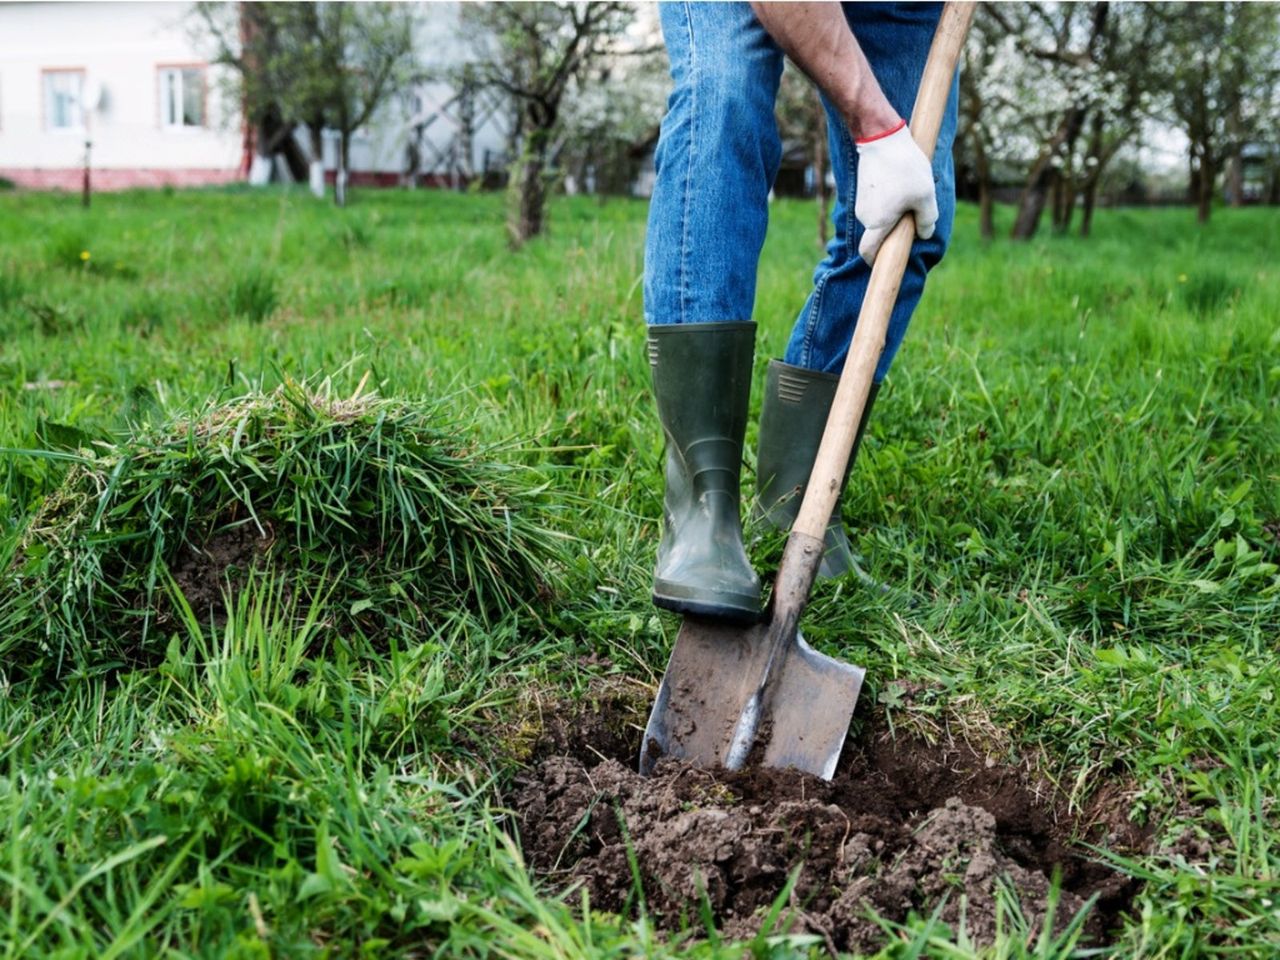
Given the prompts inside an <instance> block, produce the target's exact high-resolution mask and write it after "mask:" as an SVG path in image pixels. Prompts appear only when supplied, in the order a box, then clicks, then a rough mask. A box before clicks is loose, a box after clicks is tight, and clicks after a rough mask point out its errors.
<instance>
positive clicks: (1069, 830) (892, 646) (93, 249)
mask: <svg viewBox="0 0 1280 960" xmlns="http://www.w3.org/2000/svg"><path fill="white" fill-rule="evenodd" d="M555 204H556V207H555V213H554V217H553V232H552V234H551V235H550V236H548V237H547V238H545V239H544V240H540V241H538V242H537V243H534V244H531V245H530V246H529V247H527V248H526V249H525V250H523V251H522V252H521V253H520V254H519V255H517V256H512V255H511V254H510V252H509V251H508V250H507V249H506V246H505V235H504V233H503V228H502V207H501V200H500V198H497V197H489V196H458V195H452V194H446V193H438V192H432V191H417V192H415V193H412V194H409V193H398V192H393V191H386V192H379V193H374V192H358V193H357V195H356V197H355V202H354V203H353V204H352V205H351V206H350V207H349V208H348V209H346V210H335V209H333V208H332V207H331V206H329V205H325V204H316V203H313V202H312V201H311V199H310V198H309V197H307V196H306V195H305V193H304V192H302V191H287V190H279V191H276V190H268V191H264V192H254V191H249V190H242V189H228V190H213V191H179V192H175V193H172V194H163V193H154V194H152V193H130V194H120V195H103V196H99V197H96V198H95V201H94V205H93V208H92V209H91V210H88V211H85V210H82V209H81V208H80V207H79V206H78V203H77V201H76V198H74V197H70V198H64V197H57V196H51V195H35V194H24V193H20V192H19V193H11V194H6V195H4V196H3V197H0V449H2V451H3V452H0V571H3V573H2V574H0V576H3V578H4V585H3V592H0V864H3V867H0V908H2V909H0V954H3V955H4V956H6V957H9V956H12V957H19V956H21V957H26V956H46V955H57V956H64V957H80V956H83V957H98V956H107V955H111V956H125V957H153V956H193V957H195V956H200V957H263V956H272V957H290V958H292V957H297V958H310V957H316V956H324V955H331V956H361V955H363V956H398V957H405V958H409V957H421V956H449V957H464V958H466V957H477V958H478V957H496V956H502V957H530V958H545V957H553V956H554V957H578V956H600V957H605V956H624V955H625V956H634V955H645V956H655V957H662V956H671V957H682V958H684V957H696V958H712V957H715V958H719V957H725V958H728V957H733V958H737V957H740V956H742V955H743V953H744V951H748V952H750V953H751V954H752V955H754V956H761V957H763V956H768V957H793V956H794V957H811V956H822V955H824V954H826V953H828V952H829V951H830V950H832V949H834V950H836V951H843V952H848V953H850V954H851V955H852V954H853V953H854V952H855V951H856V952H861V953H863V954H864V955H879V956H883V957H893V958H905V957H922V956H930V957H945V958H948V960H951V958H969V957H978V956H983V957H988V956H994V957H1001V958H1005V957H1008V958H1021V957H1032V956H1034V957H1037V958H1040V960H1045V958H1066V957H1068V956H1071V955H1073V954H1074V955H1089V954H1088V951H1096V950H1102V951H1104V954H1103V955H1106V953H1109V954H1110V955H1113V956H1123V957H1138V958H1157V957H1170V956H1179V957H1199V956H1218V955H1243V956H1267V955H1271V954H1273V953H1275V952H1276V950H1277V949H1280V913H1278V912H1277V909H1276V906H1275V904H1277V903H1280V880H1278V879H1277V878H1278V877H1280V854H1278V853H1277V848H1276V845H1275V844H1274V843H1273V842H1271V838H1272V837H1273V836H1274V835H1275V832H1276V829H1277V812H1276V808H1275V804H1274V798H1275V797H1276V796H1277V795H1278V794H1280V768H1278V767H1277V765H1276V763H1275V743H1276V740H1277V738H1278V737H1280V705H1278V704H1277V698H1276V697H1275V694H1274V691H1275V690H1276V689H1280V658H1277V656H1276V653H1277V637H1280V578H1278V577H1277V565H1280V533H1278V532H1277V531H1280V406H1278V404H1280V389H1278V387H1280V366H1278V365H1277V361H1276V356H1277V351H1278V350H1280V329H1278V328H1277V324H1276V319H1275V311H1274V304H1275V303H1276V302H1278V301H1280V272H1278V271H1277V270H1276V268H1275V264H1276V263H1277V262H1280V247H1278V246H1277V244H1278V243H1280V233H1278V232H1277V231H1276V230H1275V214H1274V211H1273V210H1268V209H1263V208H1258V209H1250V210H1222V211H1215V214H1214V218H1213V221H1212V222H1211V223H1210V224H1208V225H1207V226H1204V227H1197V226H1196V225H1195V224H1194V222H1193V220H1194V215H1193V213H1191V212H1189V211H1184V210H1177V209H1161V210H1106V211H1100V212H1099V213H1098V216H1097V219H1096V221H1095V224H1094V236H1093V237H1092V238H1090V239H1089V240H1088V241H1082V240H1079V239H1077V238H1074V237H1053V236H1042V237H1039V238H1037V239H1036V240H1035V241H1034V242H1032V243H1028V244H1023V245H1014V244H1010V243H1007V242H1005V241H1003V240H997V241H995V242H993V243H991V244H989V245H982V244H980V243H978V241H977V239H976V212H975V211H974V210H973V209H971V208H969V207H965V206H962V208H961V210H960V212H959V218H958V224H957V230H956V238H955V241H954V244H953V249H952V250H951V251H950V252H949V253H948V256H947V258H946V260H945V261H944V262H943V264H942V265H941V266H940V267H939V268H938V270H937V272H936V274H935V275H934V276H933V277H932V278H931V281H930V286H929V291H928V293H927V295H926V297H925V299H924V302H923V304H922V306H921V309H920V311H919V313H918V316H917V317H916V319H915V320H914V321H913V327H912V330H911V332H910V333H909V335H908V338H907V341H906V344H905V346H904V348H903V351H902V353H901V355H900V358H899V360H898V362H897V364H896V366H895V368H894V370H893V372H892V373H891V375H890V377H889V379H888V381H887V382H886V385H885V387H884V390H883V392H882V394H881V397H880V400H879V402H878V404H877V409H876V415H875V417H874V418H873V419H872V421H871V423H870V425H869V428H868V433H867V436H866V438H865V441H864V446H863V453H862V455H861V457H860V459H859V462H858V464H857V466H856V468H855V471H854V473H853V476H852V479H851V482H850V486H849V491H848V494H847V496H846V497H845V500H844V503H843V504H842V509H843V514H844V519H845V521H846V523H847V524H848V525H849V527H850V529H851V531H852V535H853V540H854V546H855V548H856V549H857V550H858V552H859V553H861V554H862V556H863V557H864V558H865V561H866V566H867V568H868V569H869V571H870V572H871V573H872V574H873V575H874V576H875V577H877V578H878V579H880V580H882V581H885V582H888V583H889V584H890V585H891V586H892V588H893V589H892V591H891V593H890V594H889V595H887V596H881V595H879V594H876V593H872V592H869V591H867V590H865V589H862V588H861V587H859V586H858V585H857V584H856V583H854V582H852V581H851V582H846V583H830V584H824V585H822V586H820V588H819V589H818V591H817V594H816V596H815V598H814V602H813V604H812V606H811V609H810V610H809V612H808V614H807V615H806V620H805V635H806V637H807V638H808V639H809V640H810V642H811V643H813V644H814V645H815V646H816V647H819V648H820V649H822V650H823V651H824V652H827V653H831V654H834V655H836V656H840V657H842V658H844V659H847V660H851V661H855V662H857V663H859V664H861V665H863V666H865V667H866V668H867V677H868V679H867V684H866V686H865V688H864V691H863V701H862V703H861V704H860V705H859V708H858V711H857V713H856V714H855V718H854V729H853V731H852V734H851V739H850V741H849V742H848V744H847V745H846V749H845V754H846V760H845V765H844V766H843V767H842V770H841V775H840V776H841V778H840V779H839V780H838V781H837V782H836V783H835V784H833V785H831V786H824V785H821V784H817V783H815V782H813V781H810V780H804V779H802V778H801V779H797V778H794V777H787V776H785V775H781V774H775V775H768V776H754V777H752V776H748V777H727V776H722V775H716V774H711V775H708V774H696V773H693V772H690V771H686V770H674V771H670V772H669V773H668V775H667V776H666V777H665V779H659V780H657V781H652V782H648V783H642V782H640V781H638V780H637V779H636V778H635V777H634V776H633V775H632V774H631V773H630V772H629V771H630V765H631V763H632V760H633V758H634V752H635V748H636V745H637V743H638V740H639V724H640V723H641V722H642V720H643V710H644V708H645V706H647V703H648V701H649V699H650V698H651V697H652V694H653V691H654V687H655V685H656V681H657V678H658V676H660V673H661V670H662V667H663V664H664V662H665V660H666V654H667V651H668V650H669V648H670V644H671V642H672V640H673V638H674V634H675V631H676V629H677V622H676V621H675V620H674V619H673V618H670V617H667V616H666V615H663V614H659V613H657V612H656V611H655V610H654V609H653V608H652V606H651V605H650V603H649V600H648V588H649V577H650V575H651V565H652V561H653V552H654V549H655V547H656V543H657V534H658V526H659V522H658V521H659V517H660V516H661V464H662V457H661V448H660V444H661V440H660V432H659V430H658V426H657V423H656V420H655V418H654V415H653V410H652V404H651V400H650V397H649V388H648V378H649V371H648V367H647V364H646V361H645V355H644V347H643V342H644V331H643V324H642V323H641V319H640V317H641V305H640V297H641V287H640V284H639V282H638V281H639V278H640V276H641V272H642V262H641V259H642V250H643V230H644V206H643V205H642V204H640V203H636V202H629V201H617V202H615V201H610V202H608V203H606V204H603V205H600V204H597V203H596V202H595V201H594V200H590V199H587V198H569V199H562V200H557V201H555ZM998 213H999V215H1000V216H1001V217H1003V218H1005V219H1006V220H1007V218H1008V217H1009V216H1010V212H1009V211H1007V210H1003V209H1002V210H1000V211H998ZM771 220H772V224H771V232H770V237H769V240H768V244H767V247H766V250H765V254H764V256H763V258H762V261H761V276H760V282H759V286H758V292H757V303H756V319H757V320H758V321H759V334H758V344H757V368H756V371H755V374H756V390H755V392H754V394H753V406H755V407H756V411H757V412H758V403H759V393H760V391H759V384H760V382H761V381H762V380H763V374H764V367H765V365H766V364H767V362H768V359H769V358H770V357H772V356H776V355H778V354H779V353H780V352H781V351H782V349H783V346H784V344H785V342H786V338H787V336H788V334H789V330H790V325H791V322H792V319H793V318H794V315H795V312H796V310H797V309H798V306H799V304H800V303H801V302H802V300H803V297H804V295H805V293H806V292H807V289H808V285H809V283H810V277H811V275H812V266H813V263H814V261H815V260H816V258H817V257H818V255H819V252H818V249H817V245H816V242H815V238H814V236H813V233H814V230H813V221H812V209H811V207H810V206H809V205H807V204H799V203H792V202H789V201H779V202H778V203H776V204H774V205H773V206H772V207H771ZM72 241H74V243H72ZM73 247H74V248H75V249H74V254H75V257H76V261H77V263H76V264H75V265H70V264H69V263H68V262H67V261H66V254H67V253H68V251H72V248H73ZM82 252H88V253H89V254H90V259H89V260H87V261H86V260H81V259H80V256H79V255H80V253H82ZM86 262H87V263H91V264H94V266H93V267H90V268H85V267H84V266H83V264H84V263H86ZM71 266H75V269H71ZM753 422H754V418H753ZM754 443H755V427H754V426H752V427H751V428H750V429H749V431H748V439H747V445H748V450H747V456H746V458H745V459H746V461H747V469H746V470H744V476H743V484H744V494H745V497H746V498H747V499H749V496H750V493H751V491H752V490H753V488H754V479H755V478H754V477H753V476H752V473H751V466H750V465H751V463H752V461H753V460H754V449H753V448H754ZM32 451H40V453H39V455H33V454H32ZM752 533H753V534H754V533H755V531H752ZM752 551H753V560H754V561H755V563H756V565H757V566H758V567H759V568H760V569H761V571H762V572H763V573H765V574H766V575H767V573H768V571H769V570H770V569H771V568H772V566H773V565H774V564H776V562H777V553H778V539H777V538H776V537H775V538H769V537H763V538H759V539H753V546H752ZM548 588H549V589H548ZM619 690H622V691H625V694H626V695H625V698H622V697H620V695H619V694H617V693H616V691H619ZM610 691H615V692H612V693H611V692H610ZM622 699H626V700H627V701H628V702H629V703H631V706H625V705H624V704H622V702H621V700H622ZM637 703H638V704H639V705H638V706H637V705H636V704H637ZM588 721H589V722H588ZM584 724H585V726H584ZM557 731H558V732H557ZM556 757H559V758H560V759H553V758H556ZM952 798H957V800H958V802H957V803H954V804H952V805H951V806H948V803H949V802H950V801H951V800H952ZM619 815H621V820H620V819H619ZM623 823H626V824H627V825H628V826H627V829H626V831H625V833H624V832H623V829H622V824H623ZM837 834H838V836H837ZM712 840H717V841H722V842H717V843H715V844H712V843H711V841H712ZM1055 878H1057V879H1056V880H1055ZM699 891H701V893H700V892H699ZM704 895H705V896H704ZM1091 898H1095V899H1093V900H1092V905H1091V906H1089V908H1088V910H1087V911H1084V912H1083V913H1077V911H1078V910H1079V909H1080V908H1081V907H1082V906H1083V905H1086V904H1089V902H1090V899H1091ZM1050 903H1052V904H1053V920H1052V922H1051V923H1049V922H1047V921H1046V920H1045V919H1044V918H1045V917H1046V916H1047V915H1048V913H1049V909H1048V908H1049V904H1050ZM642 907H643V910H642V909H641V908H642ZM868 910H874V911H875V912H876V914H877V915H878V916H879V918H880V920H879V921H874V922H873V921H871V920H870V919H869V916H870V915H869V913H868ZM1074 916H1079V917H1080V922H1079V925H1078V926H1075V927H1072V926H1071V925H1070V924H1071V921H1072V919H1073V917H1074ZM1094 955H1096V954H1094Z"/></svg>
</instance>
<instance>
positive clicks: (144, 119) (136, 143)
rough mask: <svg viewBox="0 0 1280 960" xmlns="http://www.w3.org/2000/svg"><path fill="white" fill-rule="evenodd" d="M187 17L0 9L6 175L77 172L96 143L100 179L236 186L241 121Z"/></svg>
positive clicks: (175, 8) (154, 7) (1, 165)
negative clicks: (188, 179)
mask: <svg viewBox="0 0 1280 960" xmlns="http://www.w3.org/2000/svg"><path fill="white" fill-rule="evenodd" d="M189 8H190V4H187V3H163V2H162V3H3V4H0V175H11V174H12V173H13V172H23V171H67V170H75V169H78V168H79V167H80V166H81V165H82V164H83V159H84V141H85V140H86V139H88V140H91V141H92V143H93V149H92V161H93V167H94V169H95V171H104V172H107V171H148V170H152V171H170V172H172V173H174V174H176V175H177V177H176V179H178V180H179V181H181V180H182V179H183V176H184V175H187V176H192V177H194V178H195V179H205V180H214V181H216V180H218V179H226V178H230V177H234V176H235V175H236V172H237V171H238V169H239V168H240V165H241V160H242V152H243V132H242V129H241V125H240V122H239V118H238V115H237V114H238V111H236V110H235V109H234V105H232V107H233V108H232V109H231V110H228V109H227V106H228V105H227V104H225V103H223V102H222V98H221V95H220V84H219V82H218V75H217V71H218V68H216V67H208V66H207V65H206V64H205V62H204V60H203V58H202V57H201V55H200V53H199V51H198V50H197V49H196V48H195V44H194V43H193V41H192V37H191V35H190V29H189V27H190V23H189V21H188V19H187V14H188V10H189ZM175 72H176V76H175V75H174V73H175ZM77 77H78V79H77ZM183 81H185V85H186V86H187V88H188V89H187V103H186V106H187V110H186V115H185V116H184V115H183V111H182V109H181V106H182V104H181V103H177V104H173V106H174V107H176V108H177V109H176V110H174V109H171V103H170V101H171V98H172V96H173V94H178V97H179V100H180V99H181V92H182V91H181V86H182V84H183ZM196 85H198V87H199V89H198V90H195V89H193V88H194V87H195V86H196ZM166 88H167V89H166ZM56 89H61V91H62V94H63V97H62V102H61V103H59V102H57V100H58V98H57V97H56V96H55V90H56ZM76 100H79V103H75V102H74V101H76ZM175 119H176V120H177V121H178V122H176V123H173V122H170V121H173V120H175ZM5 171H9V174H6V173H5ZM202 174H203V175H204V176H203V177H202V176H201V175H202Z"/></svg>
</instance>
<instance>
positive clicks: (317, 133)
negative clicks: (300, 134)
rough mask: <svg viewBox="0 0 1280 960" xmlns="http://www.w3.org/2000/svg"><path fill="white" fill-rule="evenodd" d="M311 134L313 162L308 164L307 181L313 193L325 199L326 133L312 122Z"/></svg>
mask: <svg viewBox="0 0 1280 960" xmlns="http://www.w3.org/2000/svg"><path fill="white" fill-rule="evenodd" d="M308 130H309V132H310V134H311V162H310V163H309V164H307V171H308V175H307V181H308V184H309V186H310V189H311V195H312V196H314V197H319V198H320V199H321V200H323V199H324V193H325V189H324V135H323V131H322V130H321V128H320V127H319V126H318V125H316V124H311V125H310V126H309V128H308Z"/></svg>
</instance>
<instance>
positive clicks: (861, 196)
mask: <svg viewBox="0 0 1280 960" xmlns="http://www.w3.org/2000/svg"><path fill="white" fill-rule="evenodd" d="M856 143H857V145H858V198H857V201H856V202H855V203H854V207H853V215H854V216H855V217H857V218H858V222H859V223H861V224H862V226H863V228H864V232H863V234H862V241H861V242H860V243H859V244H858V253H859V254H860V255H861V257H862V259H863V260H865V261H866V262H867V263H868V264H871V263H874V262H875V259H876V254H877V253H879V252H880V245H881V244H882V243H884V238H885V237H887V236H888V235H889V231H890V230H892V229H893V228H894V225H895V224H897V222H898V220H899V218H901V216H902V215H903V214H904V213H907V212H908V211H910V212H911V213H914V214H915V215H916V236H917V237H919V238H920V239H921V240H928V239H929V238H930V237H932V236H933V228H934V226H935V225H936V224H937V222H938V194H937V190H936V189H935V187H934V184H933V167H932V166H931V165H930V163H929V159H928V158H927V157H926V156H925V155H924V153H923V152H922V151H921V149H920V148H919V147H918V146H916V142H915V141H914V140H913V139H911V131H910V130H908V129H907V126H906V122H905V121H903V123H902V125H901V126H899V127H898V128H896V129H895V130H893V131H892V132H886V133H882V134H880V135H879V136H875V137H868V138H867V139H866V140H858V141H856Z"/></svg>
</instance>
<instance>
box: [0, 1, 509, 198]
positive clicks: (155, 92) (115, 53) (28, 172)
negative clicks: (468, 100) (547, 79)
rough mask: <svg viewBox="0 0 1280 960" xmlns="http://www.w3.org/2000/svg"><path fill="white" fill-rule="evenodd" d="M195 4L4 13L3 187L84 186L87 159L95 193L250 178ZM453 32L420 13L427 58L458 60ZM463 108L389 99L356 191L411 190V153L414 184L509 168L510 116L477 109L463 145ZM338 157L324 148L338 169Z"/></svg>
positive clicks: (435, 94)
mask: <svg viewBox="0 0 1280 960" xmlns="http://www.w3.org/2000/svg"><path fill="white" fill-rule="evenodd" d="M191 7H192V4H191V3H186V2H158V3H140V2H129V3H117V2H103V3H14V2H0V177H4V178H7V179H9V180H11V181H13V182H15V183H16V184H18V185H19V186H22V187H32V188H43V189H79V187H80V185H81V181H82V177H83V173H84V166H85V160H86V149H87V151H88V160H89V164H90V168H91V175H92V181H93V187H94V189H95V190H103V189H105V190H110V189H120V188H127V187H138V186H161V185H166V184H172V185H175V186H193V185H203V184H220V183H228V182H232V181H236V180H243V179H246V178H247V177H248V174H249V170H250V166H251V161H252V159H253V156H252V154H253V145H252V139H251V133H250V131H249V130H247V129H246V125H245V124H244V122H243V118H242V116H241V112H240V109H239V104H238V103H236V102H234V101H230V102H229V101H228V100H227V98H225V97H224V96H223V95H222V90H223V84H222V83H221V82H220V80H221V78H220V76H219V71H221V70H222V69H223V68H221V67H218V66H216V65H211V64H210V63H209V56H210V52H211V51H210V50H208V49H206V48H205V44H204V43H203V42H202V41H201V40H200V38H199V35H198V32H197V31H196V30H194V29H193V26H194V24H193V20H192V17H191ZM456 22H457V4H454V3H443V4H426V5H423V6H422V7H421V16H420V23H419V31H418V33H419V41H418V43H419V48H420V50H421V51H422V53H423V56H424V59H426V58H429V59H431V60H432V62H434V63H436V64H439V63H441V62H442V61H447V60H449V59H451V58H452V57H454V56H456V55H457V53H456V49H455V47H456V44H455V43H454V36H455V24H456ZM457 108H458V103H457V98H456V97H454V96H453V95H452V92H451V91H450V90H449V89H448V88H447V87H446V86H442V85H440V84H431V85H427V84H424V85H421V86H420V87H419V88H417V89H415V90H410V91H405V92H404V94H402V95H401V96H399V97H396V98H393V100H392V102H391V103H389V104H388V105H387V106H386V107H385V108H384V109H383V110H381V111H380V112H379V113H380V117H379V120H378V122H377V123H375V124H371V125H370V129H368V130H362V131H359V132H358V133H357V135H356V136H355V137H354V138H353V140H352V145H351V146H352V150H351V167H352V169H351V179H352V181H353V182H355V183H360V182H366V183H368V182H377V183H396V182H402V181H403V180H404V175H405V173H406V171H407V170H408V169H409V168H410V167H412V166H414V165H415V164H414V161H413V159H412V158H413V157H414V156H416V158H417V160H416V173H415V175H414V177H413V179H414V181H415V182H442V181H445V182H457V180H458V179H459V176H460V175H462V176H466V175H470V174H482V173H483V172H484V171H485V170H486V169H488V168H491V167H493V166H496V165H499V164H501V163H502V162H503V158H502V151H503V149H504V146H505V143H506V136H505V118H504V117H503V116H502V115H501V113H502V111H501V110H496V109H493V108H492V105H491V106H490V107H489V108H487V109H486V108H485V107H484V106H483V105H482V107H481V109H480V110H479V111H475V110H474V109H473V111H472V112H473V113H476V114H478V116H477V117H476V121H477V122H475V123H473V124H471V125H470V129H469V130H468V131H467V134H466V135H465V136H463V135H462V132H461V129H460V125H459V122H458V121H459V111H458V109H457ZM298 140H299V144H300V146H301V148H302V150H303V152H306V150H307V143H306V142H305V141H306V138H305V137H303V136H299V137H298ZM411 143H414V144H416V149H411V147H410V144H411ZM467 144H469V146H470V154H471V156H470V157H469V158H468V157H465V156H463V155H462V152H461V151H462V149H464V148H465V145H467ZM87 145H88V146H87ZM334 146H335V144H334V142H333V138H330V137H326V143H325V158H324V160H325V167H326V168H327V169H328V170H329V171H332V170H333V169H334V167H335V166H336V151H335V149H334ZM330 176H331V174H330Z"/></svg>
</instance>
